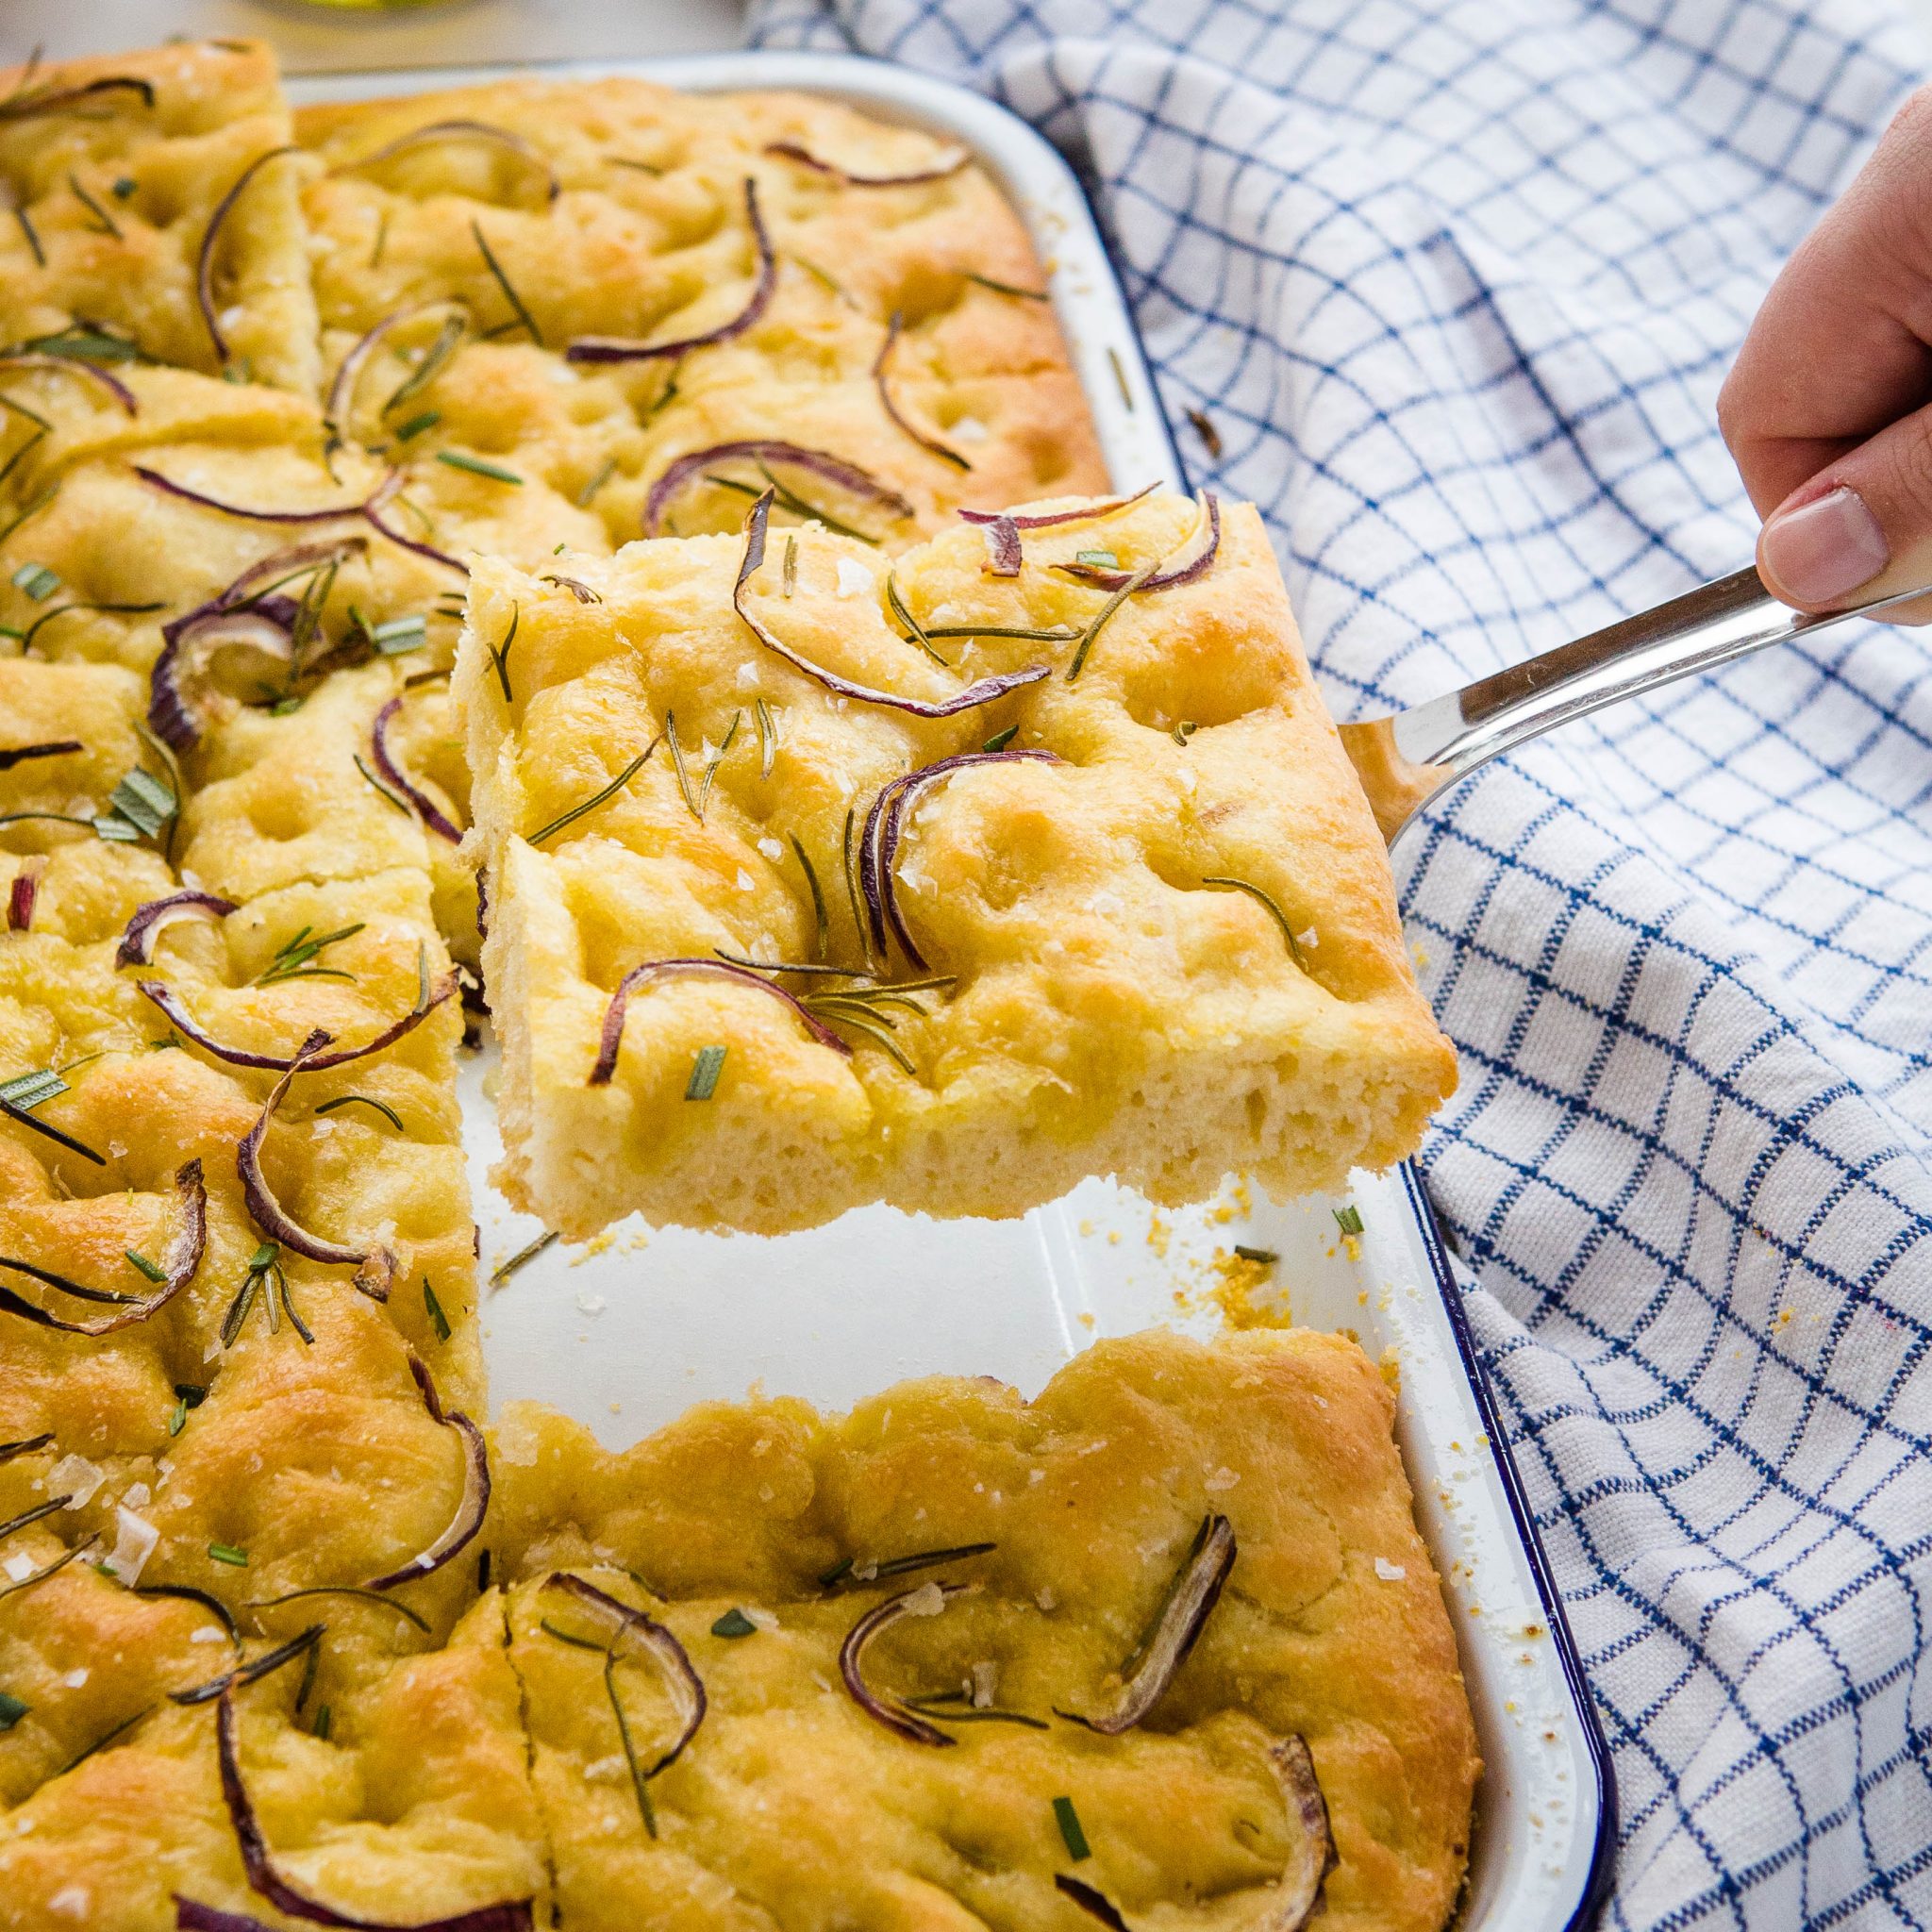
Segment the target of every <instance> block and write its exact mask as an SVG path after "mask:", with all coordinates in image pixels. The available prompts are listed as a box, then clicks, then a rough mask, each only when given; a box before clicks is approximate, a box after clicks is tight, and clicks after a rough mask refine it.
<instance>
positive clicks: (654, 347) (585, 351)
mask: <svg viewBox="0 0 1932 1932" xmlns="http://www.w3.org/2000/svg"><path fill="white" fill-rule="evenodd" d="M744 212H745V218H746V220H748V221H749V222H750V223H751V235H752V243H753V245H754V246H755V247H756V248H757V250H758V279H757V281H755V282H754V283H753V284H752V291H751V296H750V299H749V300H748V301H747V302H746V303H745V305H744V307H743V308H741V309H740V310H739V311H738V313H737V314H736V315H734V316H733V317H732V318H731V320H730V321H729V322H725V323H721V324H720V325H718V326H717V327H716V328H712V329H707V330H706V331H705V332H704V334H703V335H698V336H681V337H679V338H678V340H677V341H670V342H638V341H630V340H628V339H627V338H625V337H623V336H579V337H578V338H577V339H576V341H574V342H572V343H571V345H570V346H569V348H567V349H566V350H564V352H563V359H564V360H565V361H566V362H652V361H657V360H658V359H659V358H663V357H666V356H682V355H685V354H687V353H688V352H689V351H691V350H692V349H708V348H710V347H711V346H712V345H713V344H714V343H717V342H728V341H730V340H731V339H732V337H733V336H741V335H742V334H743V333H744V332H745V330H746V329H748V328H749V327H750V326H751V325H752V324H753V323H755V322H756V321H757V320H758V317H759V316H761V315H762V314H763V313H764V312H765V309H766V308H768V307H769V306H770V303H771V300H772V291H773V290H774V289H775V288H776V287H777V286H778V258H777V257H776V256H775V255H774V254H773V252H772V238H771V236H770V235H768V234H767V233H766V232H765V220H764V217H763V216H762V215H761V214H760V213H759V212H758V183H757V182H756V181H754V180H752V179H751V177H750V176H749V175H747V176H746V177H745V183H744Z"/></svg>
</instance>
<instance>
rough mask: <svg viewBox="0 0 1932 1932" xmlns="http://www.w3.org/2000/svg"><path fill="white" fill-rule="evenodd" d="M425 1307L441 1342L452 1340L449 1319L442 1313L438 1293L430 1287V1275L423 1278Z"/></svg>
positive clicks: (430, 1322)
mask: <svg viewBox="0 0 1932 1932" xmlns="http://www.w3.org/2000/svg"><path fill="white" fill-rule="evenodd" d="M423 1306H424V1307H425V1309H426V1310H427V1312H428V1315H429V1325H430V1326H431V1327H432V1328H434V1329H435V1330H436V1339H437V1341H448V1340H449V1338H450V1325H449V1317H448V1316H447V1315H445V1314H444V1313H443V1312H442V1304H441V1302H440V1301H438V1300H437V1298H436V1291H435V1290H434V1289H433V1288H431V1287H430V1285H429V1277H428V1275H426V1274H425V1276H424V1277H423Z"/></svg>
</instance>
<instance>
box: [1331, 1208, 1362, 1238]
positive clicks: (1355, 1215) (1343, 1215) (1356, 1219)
mask: <svg viewBox="0 0 1932 1932" xmlns="http://www.w3.org/2000/svg"><path fill="white" fill-rule="evenodd" d="M1328 1211H1329V1212H1330V1213H1331V1214H1333V1215H1334V1217H1335V1224H1336V1226H1337V1227H1339V1228H1340V1229H1341V1231H1342V1233H1343V1234H1344V1235H1358V1234H1360V1233H1361V1231H1362V1214H1361V1209H1360V1208H1357V1206H1356V1205H1355V1203H1354V1202H1353V1201H1351V1202H1350V1203H1349V1204H1348V1206H1347V1207H1346V1208H1330V1209H1329V1210H1328Z"/></svg>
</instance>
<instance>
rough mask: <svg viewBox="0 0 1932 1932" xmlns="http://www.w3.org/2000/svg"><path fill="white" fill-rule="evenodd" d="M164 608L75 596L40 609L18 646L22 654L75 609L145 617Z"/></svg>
mask: <svg viewBox="0 0 1932 1932" xmlns="http://www.w3.org/2000/svg"><path fill="white" fill-rule="evenodd" d="M50 493H51V492H50ZM166 608H167V606H166V605H164V604H107V603H95V602H93V601H92V600H91V599H81V598H75V600H74V601H73V602H72V603H69V604H57V605H55V607H54V608H53V609H51V610H43V611H42V612H41V614H40V615H39V616H38V617H37V618H35V619H34V621H33V622H32V623H31V624H30V625H27V627H26V630H25V634H24V635H23V636H22V638H21V641H20V648H21V651H22V653H23V655H24V654H25V652H26V651H27V649H28V648H29V647H30V646H31V645H32V643H33V641H34V640H35V639H36V638H37V637H39V636H40V634H41V632H42V630H44V629H45V628H46V626H47V625H50V624H52V623H53V622H54V620H55V619H56V618H57V617H67V616H70V615H71V614H72V613H73V612H75V611H76V610H78V611H98V612H100V613H101V614H102V615H104V616H109V617H145V616H148V615H150V614H151V613H152V612H154V611H157V610H164V609H166Z"/></svg>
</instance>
